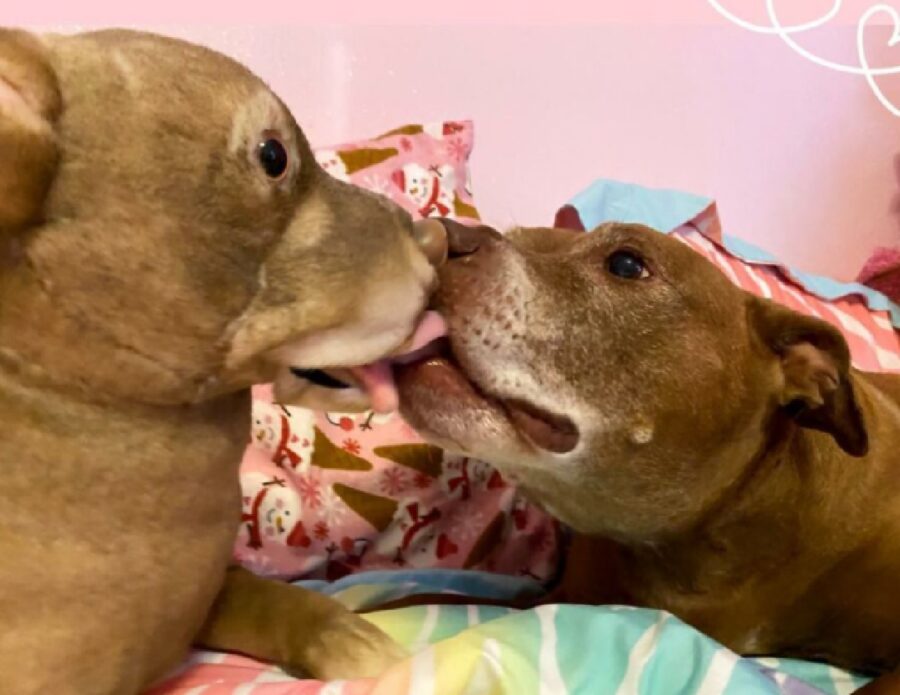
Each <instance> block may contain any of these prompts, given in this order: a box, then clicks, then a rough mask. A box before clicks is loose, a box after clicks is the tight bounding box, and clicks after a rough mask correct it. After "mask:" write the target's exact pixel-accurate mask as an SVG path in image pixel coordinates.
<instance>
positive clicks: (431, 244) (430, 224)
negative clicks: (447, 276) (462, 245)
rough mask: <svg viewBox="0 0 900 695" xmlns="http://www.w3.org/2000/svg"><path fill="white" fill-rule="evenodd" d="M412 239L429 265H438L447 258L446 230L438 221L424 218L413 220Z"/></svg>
mask: <svg viewBox="0 0 900 695" xmlns="http://www.w3.org/2000/svg"><path fill="white" fill-rule="evenodd" d="M413 239H415V240H416V243H417V244H418V245H419V247H420V248H421V249H422V252H423V253H424V254H425V257H426V258H428V262H429V263H431V265H433V266H435V267H440V266H442V265H443V264H444V262H445V261H446V260H447V230H446V229H445V228H444V225H442V224H441V223H440V221H438V220H436V219H432V218H426V219H424V220H418V221H416V222H414V223H413Z"/></svg>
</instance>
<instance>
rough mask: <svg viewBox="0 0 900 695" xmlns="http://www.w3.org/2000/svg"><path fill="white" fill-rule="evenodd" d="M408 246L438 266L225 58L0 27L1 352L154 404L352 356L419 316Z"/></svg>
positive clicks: (370, 350)
mask: <svg viewBox="0 0 900 695" xmlns="http://www.w3.org/2000/svg"><path fill="white" fill-rule="evenodd" d="M309 107H310V108H316V106H315V105H314V104H311V105H309ZM431 229H432V231H433V229H434V228H433V227H432V228H431ZM423 246H424V247H425V249H424V250H425V251H426V252H427V253H429V254H430V255H431V256H433V257H434V260H440V259H441V258H442V256H443V253H442V247H441V242H440V239H437V240H436V239H434V238H433V237H427V238H424V237H422V236H421V235H417V234H416V231H415V230H414V227H413V223H412V220H411V218H410V217H409V216H408V215H407V214H406V213H405V212H403V211H402V210H401V209H400V208H399V207H397V206H395V205H393V204H391V203H389V202H388V201H386V200H385V199H382V198H380V197H377V196H374V195H371V194H368V193H366V192H364V191H362V190H360V189H358V188H355V187H353V186H350V185H347V184H343V183H340V182H338V181H336V180H334V179H332V178H331V177H329V176H327V175H326V174H325V173H324V172H323V170H322V169H321V168H320V167H319V166H318V164H317V163H316V161H315V159H314V157H313V155H312V152H311V150H310V147H309V144H308V143H307V141H306V139H305V137H304V135H303V133H302V131H301V130H300V128H299V127H298V125H297V124H296V122H295V121H294V119H293V117H292V116H291V114H290V112H289V111H288V110H287V108H286V107H285V106H284V104H282V103H281V101H279V99H278V98H277V97H276V96H275V95H274V94H273V93H272V92H271V91H270V90H269V89H268V88H267V87H266V85H265V84H263V82H262V81H260V80H259V79H258V78H256V77H255V76H254V75H252V74H251V73H250V72H248V71H247V70H246V69H245V68H243V67H242V66H240V65H238V64H237V63H235V62H233V61H232V60H230V59H228V58H225V57H224V56H221V55H219V54H217V53H214V52H212V51H210V50H207V49H204V48H201V47H198V46H194V45H190V44H186V43H183V42H180V41H175V40H171V39H165V38H162V37H158V36H152V35H148V34H140V33H134V32H126V31H108V32H100V33H95V34H85V35H77V36H47V37H35V36H32V35H29V34H26V33H23V32H15V31H5V30H4V31H0V357H2V358H3V359H4V360H5V361H6V362H7V363H12V364H15V365H18V366H19V368H21V369H27V370H28V371H29V373H31V374H32V375H35V376H42V377H43V378H45V379H49V380H50V381H52V382H54V383H58V384H60V385H65V386H69V387H72V386H74V387H77V388H80V389H85V390H90V391H91V392H93V393H96V394H101V395H105V396H109V397H126V398H135V399H138V400H143V401H146V402H153V403H181V402H190V401H194V400H197V399H200V398H204V397H208V396H210V395H214V394H216V393H221V392H225V391H228V390H233V389H236V388H244V387H246V386H248V385H249V384H251V383H254V382H262V381H269V380H273V379H275V378H276V376H277V374H276V368H279V367H280V368H286V367H287V366H294V367H300V368H306V369H316V368H327V367H341V366H350V365H359V364H366V363H368V362H371V361H373V360H375V359H377V358H380V357H381V356H383V355H385V354H386V353H389V352H391V351H392V350H394V349H396V348H397V347H398V346H400V345H401V344H402V343H403V342H404V341H406V340H407V339H408V338H409V336H410V335H411V334H412V333H413V331H414V329H415V327H416V325H417V322H418V321H419V320H420V317H421V315H422V311H423V309H424V306H425V304H426V302H427V299H428V296H429V295H430V293H431V291H432V289H433V284H434V281H435V273H434V269H433V268H432V266H431V265H430V264H429V261H428V259H427V258H426V253H423V248H422V247H423ZM285 374H287V372H283V374H282V377H281V379H280V383H281V384H282V386H283V385H284V384H286V383H287V384H288V385H289V386H291V387H296V386H297V385H298V384H301V385H302V382H296V383H294V382H292V381H291V380H290V379H286V377H285ZM288 390H292V389H288ZM293 390H294V391H296V390H297V389H296V388H293ZM301 390H302V389H301ZM295 395H296V394H295ZM329 395H330V396H334V394H333V393H331V392H329ZM361 400H362V402H361ZM364 401H365V399H364V398H362V399H360V394H359V392H358V391H356V390H355V389H350V390H349V391H346V392H343V395H341V394H338V397H337V399H336V400H334V398H332V402H330V403H329V405H331V406H340V407H341V408H342V409H347V408H350V407H359V406H361V405H364V404H365V403H364Z"/></svg>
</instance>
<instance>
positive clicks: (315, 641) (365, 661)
mask: <svg viewBox="0 0 900 695" xmlns="http://www.w3.org/2000/svg"><path fill="white" fill-rule="evenodd" d="M315 631H316V634H315V635H314V636H312V637H311V638H310V640H309V642H308V643H307V644H306V645H305V647H304V649H303V654H302V659H298V660H297V662H296V663H297V665H298V666H300V665H301V664H302V668H297V669H294V668H288V667H285V668H286V670H288V671H289V672H290V673H296V672H297V671H302V672H303V673H304V674H305V675H307V677H308V676H312V677H314V678H318V679H319V680H338V679H340V680H349V679H353V678H373V677H375V676H379V675H381V674H382V673H384V672H385V671H386V670H387V669H388V668H390V667H391V666H393V665H394V664H396V663H398V662H400V661H403V660H404V659H406V658H407V657H408V656H409V654H408V653H407V651H406V650H405V649H404V648H403V647H401V646H400V645H399V644H397V643H396V642H395V641H394V640H393V639H391V638H390V637H388V636H387V635H386V634H385V633H384V632H382V631H381V630H380V629H379V628H377V627H375V625H373V624H372V623H370V622H369V621H368V620H366V619H365V618H362V617H360V616H358V615H357V614H356V613H353V612H352V611H349V610H341V611H339V612H337V613H336V614H335V615H334V616H333V617H330V618H328V619H327V620H326V621H324V622H323V623H320V624H318V625H316V628H315Z"/></svg>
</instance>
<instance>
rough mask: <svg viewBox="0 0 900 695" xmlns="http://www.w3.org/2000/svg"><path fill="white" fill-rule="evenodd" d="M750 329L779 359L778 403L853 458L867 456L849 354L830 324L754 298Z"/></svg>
mask: <svg viewBox="0 0 900 695" xmlns="http://www.w3.org/2000/svg"><path fill="white" fill-rule="evenodd" d="M749 319H750V325H751V326H752V327H753V328H754V329H755V330H756V332H757V334H758V335H759V336H760V338H761V339H762V341H763V343H765V345H766V346H767V347H768V348H769V349H770V350H771V351H772V352H774V353H775V355H776V356H777V358H778V360H779V363H780V368H781V373H782V376H783V380H782V386H781V392H780V393H779V394H778V397H779V401H780V404H781V405H782V407H783V408H784V409H785V411H786V412H788V413H790V414H791V416H792V417H793V418H794V419H795V420H796V422H797V423H798V424H800V425H801V426H803V427H809V428H810V429H815V430H820V431H822V432H827V433H829V434H831V435H832V436H833V437H834V439H835V441H836V442H837V443H838V445H839V446H840V447H841V448H842V449H843V450H844V451H846V452H847V453H848V454H850V455H851V456H863V455H865V453H866V452H867V451H868V448H869V437H868V434H867V432H866V427H865V422H864V421H863V415H862V411H861V410H860V408H859V404H858V403H857V401H856V396H855V394H854V392H853V384H852V382H851V379H850V349H849V348H848V347H847V341H846V340H844V336H843V335H841V332H840V331H838V330H837V329H836V328H834V327H833V326H832V325H831V324H829V323H826V322H825V321H822V320H820V319H817V318H814V317H812V316H804V315H803V314H798V313H797V312H795V311H792V310H790V309H787V308H785V307H783V306H780V305H779V304H776V303H774V302H771V301H769V300H765V299H759V298H757V297H753V298H751V300H750V304H749Z"/></svg>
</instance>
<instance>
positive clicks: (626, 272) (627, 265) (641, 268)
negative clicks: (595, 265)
mask: <svg viewBox="0 0 900 695" xmlns="http://www.w3.org/2000/svg"><path fill="white" fill-rule="evenodd" d="M606 269H607V270H609V272H610V273H612V274H613V275H615V276H616V277H620V278H623V279H625V280H641V279H643V278H648V277H650V271H649V270H647V265H646V264H645V263H644V259H643V258H641V257H640V256H638V255H637V254H636V253H634V252H632V251H616V252H615V253H613V254H612V255H611V256H610V257H609V258H608V259H606Z"/></svg>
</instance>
